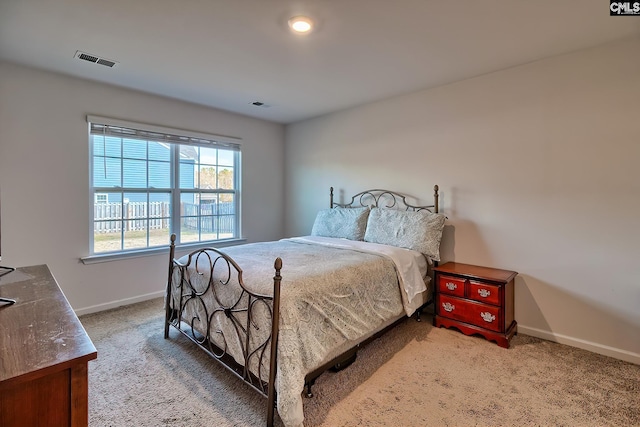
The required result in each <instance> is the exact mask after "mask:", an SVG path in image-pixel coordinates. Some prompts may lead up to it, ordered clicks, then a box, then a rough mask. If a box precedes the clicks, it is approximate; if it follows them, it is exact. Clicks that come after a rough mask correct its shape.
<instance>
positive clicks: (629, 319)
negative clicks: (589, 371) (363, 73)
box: [285, 40, 640, 363]
mask: <svg viewBox="0 0 640 427" xmlns="http://www.w3.org/2000/svg"><path fill="white" fill-rule="evenodd" d="M639 52H640V41H639V40H628V41H626V42H624V43H618V44H612V45H608V46H604V47H600V48H596V49H591V50H587V51H581V52H577V53H574V54H571V55H564V56H559V57H554V58H549V59H545V60H541V61H538V62H534V63H530V64H527V65H523V66H520V67H516V68H512V69H508V70H503V71H500V72H496V73H491V74H488V75H484V76H480V77H477V78H474V79H470V80H466V81H462V82H458V83H455V84H451V85H447V86H443V87H439V88H436V89H432V90H425V91H421V92H417V93H413V94H408V95H405V96H401V97H396V98H393V99H389V100H385V101H382V102H377V103H372V104H368V105H365V106H361V107H358V108H353V109H349V110H345V111H342V112H338V113H334V114H330V115H327V116H323V117H319V118H316V119H312V120H308V121H304V122H300V123H296V124H293V125H290V126H288V127H287V129H286V186H287V195H288V197H287V208H286V210H285V212H286V230H285V231H286V233H287V235H299V234H307V233H308V232H309V230H310V229H311V226H312V224H313V220H314V217H315V214H316V212H317V210H318V209H321V208H324V207H326V205H327V203H328V188H329V187H330V186H334V187H336V189H337V190H338V189H340V190H344V193H345V194H347V195H349V194H354V193H356V192H358V191H361V190H364V189H368V188H379V187H382V188H387V189H392V190H397V191H402V192H406V193H409V194H411V195H414V196H416V197H417V198H418V199H419V201H421V202H425V203H427V202H430V201H431V195H432V193H433V191H432V187H433V185H434V184H439V185H440V189H441V193H442V199H441V206H442V209H443V211H444V212H445V213H446V215H447V216H448V218H449V220H448V223H447V224H448V225H447V227H446V234H445V237H444V241H443V248H442V256H443V257H444V260H445V261H446V260H454V261H457V262H464V263H470V264H478V265H485V266H491V267H498V268H505V269H510V270H515V271H518V272H519V273H520V274H519V276H518V278H517V279H516V297H515V298H516V302H515V303H516V320H517V321H518V324H519V331H520V333H525V334H529V335H535V336H539V337H542V338H547V339H551V340H556V341H559V342H563V343H567V344H570V345H574V346H578V347H582V348H586V349H589V350H593V351H596V352H600V353H603V354H607V355H611V356H614V357H618V358H621V359H624V360H630V361H634V362H635V363H640V310H638V307H640V260H639V258H638V257H639V256H640V250H639V249H640V168H639V166H638V162H639V161H640V126H638V123H639V122H640V79H638V75H639V72H640V55H639V54H638V53H639Z"/></svg>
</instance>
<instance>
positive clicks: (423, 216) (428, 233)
mask: <svg viewBox="0 0 640 427" xmlns="http://www.w3.org/2000/svg"><path fill="white" fill-rule="evenodd" d="M445 219H446V217H445V216H444V215H442V214H435V213H431V212H429V211H426V210H421V211H417V212H414V211H400V210H393V209H380V208H373V209H372V210H371V213H370V214H369V219H368V222H367V229H366V232H365V234H364V240H365V242H372V243H381V244H383V245H390V246H397V247H400V248H407V249H413V250H414V251H418V252H422V253H423V254H425V255H426V256H428V257H429V258H431V259H432V260H434V261H440V240H441V239H442V229H443V228H444V221H445Z"/></svg>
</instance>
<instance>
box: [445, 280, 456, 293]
mask: <svg viewBox="0 0 640 427" xmlns="http://www.w3.org/2000/svg"><path fill="white" fill-rule="evenodd" d="M445 286H446V287H447V289H449V290H450V291H455V290H456V289H457V288H458V285H456V284H455V283H453V282H447V283H446V284H445Z"/></svg>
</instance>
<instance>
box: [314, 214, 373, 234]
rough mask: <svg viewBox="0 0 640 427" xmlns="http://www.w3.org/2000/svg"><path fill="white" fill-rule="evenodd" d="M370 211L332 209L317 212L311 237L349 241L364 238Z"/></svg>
mask: <svg viewBox="0 0 640 427" xmlns="http://www.w3.org/2000/svg"><path fill="white" fill-rule="evenodd" d="M369 211H370V209H369V208H367V207H364V208H339V207H337V208H333V209H324V210H321V211H320V212H318V215H317V216H316V220H315V222H314V223H313V228H312V229H311V235H312V236H324V237H337V238H343V239H349V240H362V239H363V238H364V232H365V228H366V226H367V218H368V217H369Z"/></svg>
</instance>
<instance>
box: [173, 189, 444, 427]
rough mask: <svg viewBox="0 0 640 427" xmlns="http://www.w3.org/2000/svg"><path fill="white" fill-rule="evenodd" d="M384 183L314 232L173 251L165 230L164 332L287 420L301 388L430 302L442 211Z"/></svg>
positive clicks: (334, 212) (298, 413)
mask: <svg viewBox="0 0 640 427" xmlns="http://www.w3.org/2000/svg"><path fill="white" fill-rule="evenodd" d="M433 197H434V203H433V204H431V205H428V206H417V205H413V204H411V203H409V202H408V197H407V196H405V195H403V194H400V193H397V192H393V191H387V190H367V191H363V192H361V193H358V194H356V195H355V196H353V197H352V198H351V201H349V202H347V203H338V202H335V201H334V194H333V188H331V189H330V204H329V209H323V210H321V211H320V212H318V215H317V217H316V219H315V222H314V225H313V228H312V230H311V234H310V235H309V236H301V237H296V238H290V239H282V240H280V241H276V242H262V243H251V244H245V245H240V246H233V247H228V248H225V249H224V250H220V249H215V248H203V249H198V250H195V251H193V252H191V253H189V254H187V255H184V256H182V257H180V258H179V259H176V258H175V249H176V248H175V239H176V238H175V235H172V236H171V246H170V251H169V252H170V253H169V255H170V257H169V272H168V281H167V288H166V295H165V325H164V337H165V338H169V330H170V327H173V328H175V329H176V330H177V331H179V332H180V333H182V334H184V335H185V336H186V337H188V338H189V339H190V340H191V341H193V342H194V343H195V344H196V345H197V346H199V347H200V348H201V349H203V350H204V351H205V352H206V353H208V354H209V355H210V356H211V357H213V358H215V359H216V360H218V361H220V362H221V363H222V365H223V366H224V367H226V368H227V369H228V370H229V371H230V372H232V373H233V374H234V375H236V376H237V377H239V378H241V379H242V380H243V381H245V382H246V383H247V384H248V385H249V386H251V387H252V388H254V389H255V390H256V391H258V392H259V393H260V394H262V395H263V396H265V397H266V398H267V417H266V418H267V420H266V423H267V425H268V426H272V425H273V423H274V416H275V411H276V408H277V412H278V414H279V416H280V419H281V420H282V422H283V424H284V425H285V426H287V427H293V426H301V425H303V420H304V414H303V405H302V395H303V394H305V395H306V396H307V397H312V396H313V393H312V386H313V383H314V381H315V379H316V378H317V377H318V376H319V375H321V374H322V373H323V372H325V371H326V370H328V369H344V368H345V367H346V366H348V365H349V364H351V363H352V362H353V361H354V360H355V359H356V356H357V350H358V348H360V347H361V346H363V345H365V344H366V343H368V342H370V341H371V340H373V339H375V338H377V337H378V336H380V335H381V334H382V333H384V332H385V331H387V330H388V329H390V328H391V327H393V326H394V325H396V324H397V323H399V322H400V321H403V320H405V319H406V318H407V317H411V316H412V315H414V314H415V315H416V318H417V320H418V321H419V320H420V312H421V310H422V309H423V308H424V307H425V306H426V305H427V304H429V303H431V302H432V288H433V286H432V284H431V268H430V267H431V266H433V265H434V263H437V262H438V261H439V245H440V240H441V237H442V229H443V226H444V220H445V217H444V216H443V215H442V214H440V213H438V210H439V206H438V197H439V195H438V186H437V185H436V186H434V195H433Z"/></svg>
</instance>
